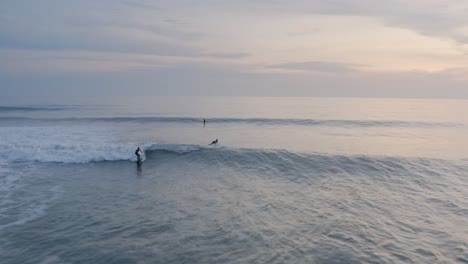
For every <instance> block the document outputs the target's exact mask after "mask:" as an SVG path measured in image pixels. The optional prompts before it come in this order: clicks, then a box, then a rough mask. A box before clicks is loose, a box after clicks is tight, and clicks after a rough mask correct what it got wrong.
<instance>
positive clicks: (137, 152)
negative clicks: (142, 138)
mask: <svg viewBox="0 0 468 264" xmlns="http://www.w3.org/2000/svg"><path fill="white" fill-rule="evenodd" d="M135 155H136V156H137V159H138V162H140V161H141V149H140V147H138V148H137V149H136V150H135Z"/></svg>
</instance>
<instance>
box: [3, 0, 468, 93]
mask: <svg viewBox="0 0 468 264" xmlns="http://www.w3.org/2000/svg"><path fill="white" fill-rule="evenodd" d="M0 92H1V94H2V96H1V98H0V102H1V101H7V102H15V100H20V99H24V98H41V97H43V98H54V100H55V99H56V100H60V99H61V98H62V99H63V98H67V97H86V96H109V95H118V96H130V95H139V96H146V95H215V96H229V95H235V96H323V97H408V98H464V99H468V1H466V0H411V1H408V0H382V1H375V0H328V1H323V0H268V1H267V0H236V1H221V0H172V1H169V0H166V1H163V0H80V1H74V0H41V1H36V0H2V1H0ZM2 99H3V100H2Z"/></svg>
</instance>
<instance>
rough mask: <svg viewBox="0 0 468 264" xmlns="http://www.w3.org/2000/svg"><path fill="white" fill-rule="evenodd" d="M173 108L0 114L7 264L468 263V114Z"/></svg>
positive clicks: (403, 105)
mask: <svg viewBox="0 0 468 264" xmlns="http://www.w3.org/2000/svg"><path fill="white" fill-rule="evenodd" d="M155 100H156V99H155ZM166 100H167V101H171V100H172V103H171V104H169V103H166V105H164V104H163V105H158V106H154V107H153V106H151V104H148V105H146V104H142V105H139V107H140V108H138V107H137V108H135V107H126V106H72V107H71V106H70V107H68V106H46V107H45V108H47V109H46V110H45V111H41V109H40V108H41V107H44V106H21V108H19V109H17V110H15V108H14V107H12V106H8V107H4V108H2V107H0V137H1V138H2V141H1V142H0V181H1V184H0V260H1V261H0V262H1V263H467V262H468V251H467V249H468V239H467V238H468V195H467V193H468V177H467V174H466V172H467V171H468V155H467V153H466V149H468V148H464V147H465V146H466V144H467V143H466V142H467V140H466V139H467V136H466V135H467V134H466V132H467V131H468V130H467V123H468V122H467V119H466V117H463V116H461V117H457V116H454V114H456V113H457V112H460V111H461V110H463V109H468V103H467V102H463V101H417V100H416V101H414V100H383V99H379V100H377V99H372V100H371V99H359V100H358V99H350V100H345V99H334V100H332V99H326V100H325V101H326V102H323V101H322V100H319V99H308V100H306V99H297V100H295V99H291V98H286V99H284V100H285V101H282V100H281V98H274V99H271V98H270V99H265V98H234V99H230V98H217V99H216V101H215V102H212V103H211V104H209V103H207V100H208V101H210V100H211V99H206V98H199V99H196V100H198V101H197V102H199V104H194V102H192V104H188V103H186V101H185V100H187V99H186V98H185V99H183V98H182V99H178V98H172V99H166ZM179 100H180V101H179ZM193 100H195V99H193ZM196 100H195V101H196ZM376 100H377V102H376ZM181 102H183V103H181ZM202 103H204V104H202ZM197 105H203V107H197ZM255 105H256V106H257V108H255ZM236 106H237V107H236ZM383 106H386V107H383ZM391 106H393V107H394V108H391ZM440 106H444V107H443V108H441V107H440ZM437 107H439V108H437ZM202 108H203V109H202ZM431 108H433V111H432V112H431V113H428V112H427V109H431ZM5 109H6V110H5ZM204 109H211V110H216V111H213V112H214V113H216V115H207V116H203V115H202V114H203V112H204V111H205V110H204ZM255 109H256V111H255ZM268 109H270V110H268ZM301 109H302V110H301ZM331 109H333V111H332V110H331ZM437 109H438V110H437ZM2 111H3V112H2ZM213 112H212V113H213ZM203 118H207V121H208V123H207V125H206V126H205V127H203V124H202V123H201V120H202V119H203ZM214 138H219V140H220V145H219V146H215V147H213V146H208V145H207V143H209V142H211V140H212V139H214ZM137 145H138V146H141V147H142V148H143V149H144V150H145V155H146V160H145V162H143V163H141V164H137V163H135V162H133V161H132V159H134V157H133V151H134V148H135V147H136V146H137Z"/></svg>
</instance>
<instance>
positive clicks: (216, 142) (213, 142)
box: [210, 139, 218, 145]
mask: <svg viewBox="0 0 468 264" xmlns="http://www.w3.org/2000/svg"><path fill="white" fill-rule="evenodd" d="M217 144H218V139H216V140H213V141H212V142H211V144H210V145H217Z"/></svg>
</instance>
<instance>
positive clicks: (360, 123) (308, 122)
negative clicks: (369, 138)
mask: <svg viewBox="0 0 468 264" xmlns="http://www.w3.org/2000/svg"><path fill="white" fill-rule="evenodd" d="M50 110H52V109H49V111H50ZM0 111H1V109H0ZM15 111H21V110H15ZM25 111H26V110H25ZM38 111H39V110H38ZM40 111H44V110H40ZM0 121H13V122H14V121H27V122H73V123H80V122H81V123H95V122H100V123H101V122H102V123H139V124H147V123H148V124H150V123H181V124H184V123H185V124H200V123H201V122H203V119H202V118H198V117H107V118H106V117H98V118H94V117H91V118H34V119H33V118H28V117H0ZM207 123H208V124H234V125H235V124H239V125H242V124H246V125H269V126H277V125H296V126H331V127H403V128H404V127H421V128H431V127H462V126H464V124H462V123H454V122H420V121H395V120H320V119H295V118H210V119H207Z"/></svg>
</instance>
